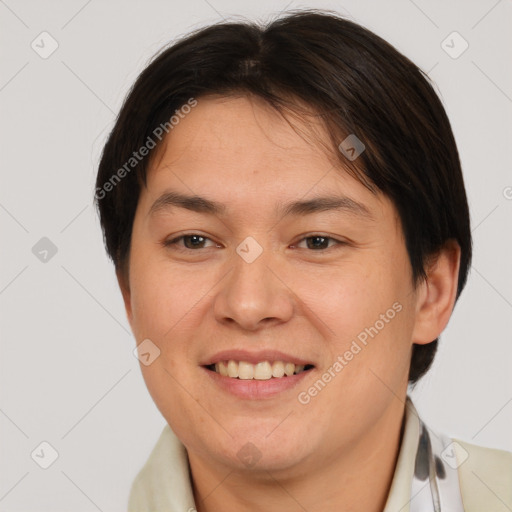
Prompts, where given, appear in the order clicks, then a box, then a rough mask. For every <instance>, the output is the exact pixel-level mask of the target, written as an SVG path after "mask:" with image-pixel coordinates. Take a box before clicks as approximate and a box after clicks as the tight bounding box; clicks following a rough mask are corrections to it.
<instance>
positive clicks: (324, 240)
mask: <svg viewBox="0 0 512 512" xmlns="http://www.w3.org/2000/svg"><path fill="white" fill-rule="evenodd" d="M304 240H305V241H306V247H305V248H306V249H310V250H312V251H323V250H325V249H330V248H331V247H332V246H333V245H341V244H343V242H341V241H339V240H336V239H334V238H332V237H330V236H323V235H312V236H308V237H305V238H303V239H302V240H300V242H299V243H298V244H297V247H300V244H301V243H302V242H304ZM331 242H332V243H331Z"/></svg>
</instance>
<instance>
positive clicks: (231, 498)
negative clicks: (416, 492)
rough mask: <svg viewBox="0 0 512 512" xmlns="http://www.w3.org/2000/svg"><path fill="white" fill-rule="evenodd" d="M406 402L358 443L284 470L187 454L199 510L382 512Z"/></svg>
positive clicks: (389, 411) (392, 409)
mask: <svg viewBox="0 0 512 512" xmlns="http://www.w3.org/2000/svg"><path fill="white" fill-rule="evenodd" d="M403 419H404V406H403V403H401V402H400V401H399V400H394V401H393V402H392V404H391V405H390V407H389V408H388V409H387V411H386V414H385V415H384V416H383V417H381V418H380V420H379V422H377V423H376V424H374V425H373V426H372V427H371V429H369V430H368V431H367V432H366V433H365V435H364V436H361V437H360V438H359V440H358V442H357V443H355V444H352V445H351V446H350V447H346V446H342V447H340V448H339V449H338V450H333V449H332V448H331V447H327V450H326V452H325V453H321V454H320V456H318V457H311V458H310V459H309V460H308V461H307V462H305V463H304V464H303V465H301V467H299V468H297V467H295V468H291V469H287V470H283V471H272V472H270V471H265V470H260V471H258V473H255V472H252V471H248V470H247V471H239V470H237V469H233V468H229V467H227V466H219V465H217V464H215V463H210V461H208V462H206V461H205V460H203V459H201V458H199V457H197V456H196V455H195V454H194V453H189V461H190V468H191V476H192V482H193V487H194V498H195V501H196V508H197V511H198V512H213V511H218V510H225V511H226V512H231V511H237V512H253V511H260V510H266V511H269V512H274V511H281V510H297V511H304V510H322V511H323V512H330V511H332V512H334V511H336V512H339V511H340V510H343V511H347V512H348V511H350V512H363V511H364V512H382V510H384V507H385V504H386V500H387V497H388V493H389V489H390V487H391V482H392V480H393V475H394V470H395V466H396V461H397V458H398V452H399V448H400V443H401V437H402V433H403V432H402V423H403Z"/></svg>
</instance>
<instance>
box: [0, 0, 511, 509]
mask: <svg viewBox="0 0 512 512" xmlns="http://www.w3.org/2000/svg"><path fill="white" fill-rule="evenodd" d="M288 2H289V0H283V1H281V0H278V1H270V0H258V1H257V2H256V1H247V2H241V1H237V2H236V1H234V0H208V1H207V0H187V1H186V2H185V1H180V2H178V1H169V0H168V1H156V0H152V1H147V2H135V1H133V0H131V1H126V0H124V1H113V0H109V1H100V0H89V1H85V0H72V1H67V2H58V1H45V2H40V1H35V0H33V1H28V0H25V1H16V0H0V24H1V29H0V43H1V44H0V52H1V76H0V107H1V117H0V119H1V133H0V141H1V152H0V158H1V160H0V172H1V180H2V181H1V187H0V225H1V233H2V247H1V251H0V264H1V267H0V311H1V320H0V333H1V357H0V365H1V374H0V375H1V376H0V432H1V453H0V461H1V462H0V464H1V473H0V475H1V477H0V510H1V511H7V510H8V511H9V512H17V511H38V512H45V511H48V512H49V511H51V512H58V511H69V510H74V511H76V512H79V511H95V510H101V511H104V512H107V511H122V510H125V508H126V502H127V498H128V492H129V488H130V485H131V482H132V481H133V478H134V477H135V475H136V473H137V471H138V470H139V469H140V467H141V466H142V464H143V463H144V462H145V460H146V458H147V456H148V455H149V452H150V450H151V449H152V447H153V446H154V444H155V442H156V440H157V438H158V436H159V435H160V433H161V431H162V428H163V426H164V425H165V420H164V419H163V418H162V416H161V415H160V413H159V412H158V410H157V409H156V407H155V405H154V404H153V402H152V400H151V397H150V396H149V394H148V392H147V390H146V387H145V384H144V381H143V379H142V377H141V373H140V369H139V362H138V361H137V359H136V358H135V357H134V355H133V354H132V350H133V348H134V346H135V342H134V340H133V338H132V336H131V333H130V330H129V327H128V323H127V321H126V318H125V313H124V309H123V304H122V301H121V296H120V293H119V292H118V289H117V284H116V281H115V276H114V271H113V267H112V265H111V263H110V262H109V261H108V260H107V257H106V254H105V251H104V248H103V245H102V238H101V232H100V228H99V222H98V220H97V216H96V213H95V211H94V207H93V203H92V199H93V191H94V179H95V173H96V168H97V163H98V159H99V155H100V152H101V149H102V145H103V143H104V142H105V138H106V136H107V134H108V132H109V129H111V128H112V126H113V121H114V118H115V115H116V114H117V112H118V110H119V108H120V106H121V104H122V101H123V99H124V97H125V95H126V93H127V91H128V89H129V87H130V86H131V85H132V83H133V81H134V80H135V78H136V77H137V75H138V74H139V73H140V72H141V70H142V69H143V68H144V67H145V65H146V64H147V62H148V60H149V58H150V57H151V56H152V55H153V54H154V53H155V52H156V51H158V50H159V49H160V48H161V47H162V46H164V45H165V44H167V43H169V42H170V41H172V40H173V39H175V38H176V37H178V36H180V35H183V34H185V33H187V32H189V31H191V30H193V29H196V28H198V27H201V26H204V25H207V24H210V23H214V22H217V21H219V20H221V19H222V18H226V19H234V18H236V17H237V18H241V17H246V18H248V19H251V20H254V19H259V20H269V19H271V18H272V17H273V16H275V15H277V14H278V13H279V12H280V11H282V10H287V9H288V10H289V9H297V8H304V7H316V8H325V9H332V10H335V11H336V12H338V13H340V14H342V15H345V16H347V17H348V18H349V19H352V20H354V21H356V22H359V23H361V24H362V25H364V26H366V27H367V28H369V29H370V30H373V31H374V32H376V33H377V34H379V35H380V36H382V37H384V38H385V39H386V40H388V41H389V42H390V43H392V44H393V45H394V46H395V47H396V48H397V49H398V50H400V51H401V52H403V53H404V54H405V55H407V56H408V57H409V58H411V59H412V60H413V61H414V62H416V63H417V64H418V65H419V66H420V67H421V68H422V69H423V70H425V71H426V72H428V73H429V75H430V76H431V78H432V79H433V80H434V81H435V83H436V84H437V88H438V90H439V93H440V96H441V98H442V101H443V104H444V105H445V107H446V110H447V112H448V115H449V117H450V119H451V122H452V126H453V130H454V133H455V137H456V140H457V143H458V147H459V151H460V156H461V160H462V164H463V170H464V175H465V181H466V186H467V193H468V197H469V203H470V208H471V218H472V223H473V237H474V264H473V267H472V269H471V274H470V277H469V280H468V284H467V286H466V289H465V291H464V293H463V294H462V297H461V299H460V300H459V302H458V304H457V305H456V308H455V311H454V314H453V316H452V319H451V321H450V323H449V326H448V328H447V329H446V331H445V332H444V333H443V335H442V337H441V346H440V350H439V353H438V356H437V358H436V361H435V364H434V367H433V369H432V370H431V372H430V373H429V374H428V376H427V377H426V378H424V379H423V380H422V381H421V383H420V384H419V385H418V386H417V388H416V389H415V390H414V392H413V393H412V394H413V398H414V400H415V403H416V406H417V408H418V409H419V411H420V414H421V415H422V416H423V418H424V419H425V420H426V421H427V423H428V424H429V425H430V426H431V427H432V428H434V429H435V430H438V431H441V432H444V433H446V434H448V435H451V436H453V437H457V438H460V439H463V440H466V441H469V442H472V443H476V444H482V445H485V446H491V447H496V448H502V449H507V450H511V451H512V439H511V436H510V432H512V428H511V427H512V377H511V373H512V367H511V363H512V334H511V333H512V322H511V319H512V267H511V264H510V262H511V261H512V229H511V219H512V188H511V187H512V174H511V163H512V156H511V155H512V153H511V151H510V149H511V141H512V129H511V118H512V71H511V65H510V63H511V62H512V40H511V39H512V31H511V30H510V26H511V23H512V3H511V2H510V1H506V0H502V1H496V0H480V1H467V0H465V1H462V0H460V1H450V2H447V1H441V0H437V1H426V0H415V1H414V2H413V1H412V0H393V1H386V2H382V1H369V0H366V1H362V0H343V1H340V2H334V1H330V2H328V1H325V2H320V1H318V2H316V1H312V2H309V3H300V2H295V1H292V2H289V3H288ZM454 31H455V32H457V33H458V34H457V35H453V32H454ZM42 32H47V34H43V35H40V34H41V33H42ZM447 38H448V39H447ZM41 41H43V42H41ZM443 41H447V42H448V43H446V42H445V43H443ZM466 42H467V44H468V45H469V46H468V48H467V49H466V50H465V51H464V52H463V53H462V54H461V55H460V56H457V58H454V56H455V55H456V54H457V53H459V52H460V51H461V50H462V49H463V48H464V47H465V45H466ZM52 45H53V46H55V45H58V47H57V48H56V50H55V51H54V52H53V53H52V54H51V55H49V56H46V55H45V56H46V58H43V57H42V56H41V54H42V53H43V55H44V52H49V51H51V50H52V49H53V47H52ZM447 46H448V47H447ZM449 53H451V55H450V54H449ZM41 239H43V240H41ZM38 244H39V245H38ZM43 442H46V443H49V445H51V447H53V449H54V450H55V451H56V453H57V454H58V458H57V459H56V460H55V462H54V463H53V464H52V465H51V466H50V467H48V469H43V468H41V467H40V464H41V463H44V461H43V459H44V460H46V461H47V462H49V461H51V457H52V454H53V451H52V450H53V449H52V448H51V447H49V446H48V445H41V443H43ZM43 453H44V456H43ZM38 454H39V459H38V456H37V455H38Z"/></svg>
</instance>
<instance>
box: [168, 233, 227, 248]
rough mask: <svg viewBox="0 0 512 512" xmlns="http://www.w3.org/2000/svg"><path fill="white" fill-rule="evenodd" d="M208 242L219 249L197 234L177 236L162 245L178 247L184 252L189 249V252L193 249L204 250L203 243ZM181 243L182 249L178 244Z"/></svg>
mask: <svg viewBox="0 0 512 512" xmlns="http://www.w3.org/2000/svg"><path fill="white" fill-rule="evenodd" d="M207 240H208V241H210V242H212V243H213V244H214V245H215V246H216V247H220V246H219V245H218V244H215V243H214V242H213V241H212V240H210V239H209V238H207V237H205V236H203V235H200V234H198V233H190V234H187V235H181V236H178V237H176V238H174V239H172V240H166V241H165V242H164V243H163V245H164V246H165V247H170V246H179V250H186V249H190V250H195V249H204V248H205V243H206V241H207ZM182 241H183V244H184V247H185V248H183V246H182V245H181V244H180V242H182Z"/></svg>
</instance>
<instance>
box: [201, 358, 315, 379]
mask: <svg viewBox="0 0 512 512" xmlns="http://www.w3.org/2000/svg"><path fill="white" fill-rule="evenodd" d="M204 368H206V369H207V370H209V371H211V372H214V373H217V374H219V375H220V376H221V377H228V378H230V379H238V380H260V381H264V380H276V379H287V378H289V377H291V376H293V375H298V374H301V373H305V372H309V371H311V370H312V369H313V368H314V365H312V364H295V363H292V362H288V361H279V360H277V361H271V360H265V361H259V362H256V363H250V362H248V361H243V360H242V361H236V360H234V359H226V360H221V361H218V362H216V363H211V364H208V365H204Z"/></svg>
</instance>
